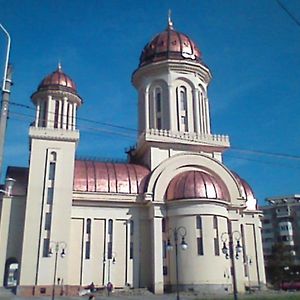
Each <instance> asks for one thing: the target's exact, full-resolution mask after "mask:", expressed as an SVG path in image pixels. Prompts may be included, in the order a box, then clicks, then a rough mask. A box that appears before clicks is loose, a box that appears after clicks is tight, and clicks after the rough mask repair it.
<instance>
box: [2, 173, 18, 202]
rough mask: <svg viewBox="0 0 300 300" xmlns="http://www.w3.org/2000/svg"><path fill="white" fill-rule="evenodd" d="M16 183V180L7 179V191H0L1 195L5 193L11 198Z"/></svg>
mask: <svg viewBox="0 0 300 300" xmlns="http://www.w3.org/2000/svg"><path fill="white" fill-rule="evenodd" d="M15 182H16V180H15V179H13V178H10V177H6V179H5V190H3V189H0V193H3V194H4V195H5V196H8V197H10V196H11V192H12V189H13V187H14V184H15Z"/></svg>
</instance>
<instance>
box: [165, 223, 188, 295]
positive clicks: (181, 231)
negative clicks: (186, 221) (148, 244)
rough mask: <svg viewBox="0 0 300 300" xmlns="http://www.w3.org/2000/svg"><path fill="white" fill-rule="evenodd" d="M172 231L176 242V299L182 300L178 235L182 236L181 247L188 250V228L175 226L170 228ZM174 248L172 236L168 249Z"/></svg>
mask: <svg viewBox="0 0 300 300" xmlns="http://www.w3.org/2000/svg"><path fill="white" fill-rule="evenodd" d="M170 231H171V232H172V234H173V238H174V243H175V267H176V299H177V300H180V296H179V279H178V274H179V272H178V235H179V236H180V237H181V243H180V246H181V249H182V250H186V249H187V248H188V244H187V243H186V241H185V236H186V228H185V227H183V226H180V227H175V228H174V229H173V228H170ZM172 250H173V245H172V244H171V241H170V238H168V243H167V251H172Z"/></svg>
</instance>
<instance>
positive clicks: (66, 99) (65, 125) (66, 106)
mask: <svg viewBox="0 0 300 300" xmlns="http://www.w3.org/2000/svg"><path fill="white" fill-rule="evenodd" d="M63 101H64V106H63V107H64V109H63V112H62V113H63V124H62V128H64V129H66V128H67V109H68V98H67V97H64V98H63Z"/></svg>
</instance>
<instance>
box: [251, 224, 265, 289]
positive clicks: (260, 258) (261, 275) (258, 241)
mask: <svg viewBox="0 0 300 300" xmlns="http://www.w3.org/2000/svg"><path fill="white" fill-rule="evenodd" d="M254 230H255V246H256V255H257V275H258V276H257V277H258V281H259V285H260V287H261V288H265V285H266V274H265V264H264V254H263V245H262V237H261V228H260V227H258V226H257V225H256V224H255V227H254Z"/></svg>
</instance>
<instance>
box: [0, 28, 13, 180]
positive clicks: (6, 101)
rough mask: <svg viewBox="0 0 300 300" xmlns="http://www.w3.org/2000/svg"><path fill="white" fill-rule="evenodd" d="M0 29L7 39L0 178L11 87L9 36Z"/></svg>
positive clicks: (0, 138)
mask: <svg viewBox="0 0 300 300" xmlns="http://www.w3.org/2000/svg"><path fill="white" fill-rule="evenodd" d="M0 29H1V30H2V31H3V32H4V33H5V35H6V37H7V47H6V56H5V63H4V75H3V82H2V103H1V115H0V177H1V172H2V161H3V148H4V138H5V132H6V127H7V126H6V122H7V117H8V107H9V96H10V87H11V85H12V81H11V73H12V72H11V66H10V65H9V54H10V43H11V39H10V35H9V33H8V31H7V30H6V29H5V28H4V26H3V25H2V24H0Z"/></svg>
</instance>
